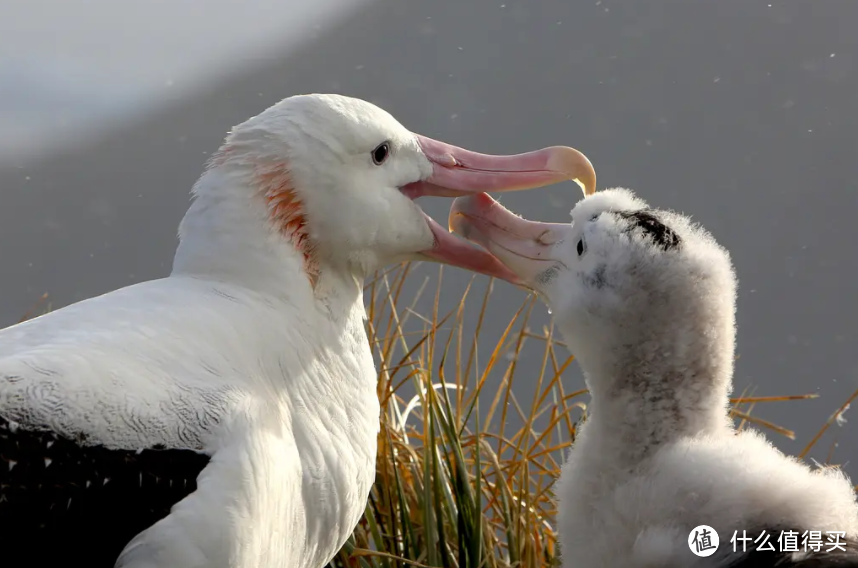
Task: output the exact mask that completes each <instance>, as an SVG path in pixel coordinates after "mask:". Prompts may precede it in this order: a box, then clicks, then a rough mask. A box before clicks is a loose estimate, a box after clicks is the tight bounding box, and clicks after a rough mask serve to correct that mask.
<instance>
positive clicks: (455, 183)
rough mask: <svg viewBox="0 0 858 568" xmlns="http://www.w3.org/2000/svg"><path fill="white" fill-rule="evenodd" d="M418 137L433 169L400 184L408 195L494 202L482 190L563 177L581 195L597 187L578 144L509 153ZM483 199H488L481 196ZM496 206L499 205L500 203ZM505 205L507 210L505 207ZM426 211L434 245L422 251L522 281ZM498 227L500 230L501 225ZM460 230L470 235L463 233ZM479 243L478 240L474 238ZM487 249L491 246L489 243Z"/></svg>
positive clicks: (521, 187)
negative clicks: (419, 178) (421, 177)
mask: <svg viewBox="0 0 858 568" xmlns="http://www.w3.org/2000/svg"><path fill="white" fill-rule="evenodd" d="M417 140H418V143H419V144H420V148H421V149H422V150H423V153H424V154H425V155H426V157H427V158H428V159H429V161H430V162H431V163H432V174H431V175H430V176H429V177H428V178H427V179H425V180H422V181H418V182H415V183H411V184H408V185H406V186H405V187H403V188H402V192H403V193H404V194H405V195H406V196H408V197H410V198H411V199H417V198H418V197H422V196H424V195H431V196H440V197H457V198H458V199H457V200H456V202H459V200H461V199H466V200H468V199H471V200H475V202H476V201H479V200H482V199H484V198H487V199H489V200H490V201H491V202H492V203H494V204H497V202H496V201H494V200H493V199H491V197H489V196H488V195H486V194H485V193H484V192H494V191H498V192H500V191H521V190H525V189H534V188H537V187H543V186H546V185H551V184H554V183H558V182H561V181H567V180H572V181H575V182H576V183H578V185H580V186H581V188H582V189H583V190H584V194H585V195H591V194H592V193H594V192H595V191H596V172H595V170H594V169H593V165H592V164H591V163H590V160H588V159H587V157H586V156H585V155H584V154H582V153H581V152H579V151H578V150H575V149H574V148H569V147H568V146H552V147H550V148H543V149H542V150H536V151H534V152H527V153H524V154H516V155H512V156H491V155H487V154H479V153H477V152H471V151H469V150H464V149H462V148H458V147H456V146H451V145H449V144H445V143H444V142H438V141H437V140H432V139H431V138H426V137H424V136H420V135H417ZM462 203H465V202H462ZM484 205H487V206H488V205H490V204H488V203H487V202H484ZM497 206H498V207H500V208H501V209H503V207H501V206H500V204H497ZM454 207H455V203H454ZM489 208H490V207H489ZM503 210H504V211H506V209H503ZM507 213H508V214H509V215H511V216H512V217H515V218H516V219H518V220H519V221H523V220H522V219H520V218H518V217H516V216H515V215H513V214H512V213H509V212H508V211H507ZM424 216H425V218H426V222H427V224H428V225H429V228H430V229H431V231H432V234H433V235H434V237H435V243H434V245H433V246H432V248H430V249H428V250H425V251H422V254H423V255H424V256H426V257H428V258H431V259H432V260H435V261H437V262H443V263H446V264H451V265H454V266H459V267H461V268H465V269H467V270H472V271H475V272H479V273H481V274H487V275H489V276H494V277H496V278H500V279H503V280H506V281H509V282H512V283H513V284H523V283H524V282H523V281H522V280H521V278H520V277H519V276H518V275H517V274H516V273H515V271H514V270H510V268H509V267H508V266H506V263H505V262H502V261H503V258H501V257H498V256H496V255H494V254H490V253H489V252H486V251H485V250H481V249H478V248H476V247H473V246H471V245H469V244H468V243H467V242H465V241H463V240H461V239H458V238H457V237H455V236H454V235H453V234H451V233H450V232H448V231H447V230H446V229H444V228H443V227H441V226H440V225H439V224H438V223H436V222H435V221H434V220H432V219H431V218H430V217H429V216H428V215H426V214H425V213H424ZM487 218H488V217H487ZM451 220H452V217H451ZM525 223H532V222H530V221H526V222H525ZM508 224H509V223H508ZM510 226H512V224H510ZM450 227H451V229H452V228H453V227H454V225H453V224H452V222H451V225H450ZM496 229H498V230H500V226H497V227H496ZM463 236H465V237H466V238H468V237H467V235H463ZM477 244H482V243H479V242H477ZM484 248H487V247H484ZM488 250H489V251H490V252H493V251H491V249H488Z"/></svg>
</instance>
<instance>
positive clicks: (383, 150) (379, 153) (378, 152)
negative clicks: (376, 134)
mask: <svg viewBox="0 0 858 568" xmlns="http://www.w3.org/2000/svg"><path fill="white" fill-rule="evenodd" d="M389 155H390V144H389V143H388V142H382V143H381V144H379V145H378V147H377V148H376V149H375V150H373V151H372V163H373V164H375V165H376V166H380V165H381V164H383V163H384V161H385V160H386V159H387V157H388V156H389Z"/></svg>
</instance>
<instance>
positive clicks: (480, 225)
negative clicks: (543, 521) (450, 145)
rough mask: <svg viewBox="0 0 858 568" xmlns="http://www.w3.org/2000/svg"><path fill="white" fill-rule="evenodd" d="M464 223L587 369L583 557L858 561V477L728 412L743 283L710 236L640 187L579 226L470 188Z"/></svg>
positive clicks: (601, 200) (571, 492) (566, 499)
mask: <svg viewBox="0 0 858 568" xmlns="http://www.w3.org/2000/svg"><path fill="white" fill-rule="evenodd" d="M450 227H451V228H452V229H453V230H455V231H456V232H457V233H459V234H460V235H462V236H464V237H466V238H468V239H469V240H471V241H472V242H475V243H477V244H479V245H481V246H482V247H483V248H485V249H487V250H488V251H489V252H491V253H492V254H494V255H495V256H496V257H497V258H498V259H499V260H500V261H501V262H503V263H504V264H506V265H507V267H509V268H510V269H511V270H512V271H513V272H515V273H516V274H517V275H518V276H519V278H520V279H521V280H522V281H523V282H525V283H526V285H527V286H529V287H531V288H533V289H534V290H536V292H537V293H538V294H539V295H540V296H541V297H542V299H543V300H544V301H545V302H546V303H547V304H548V305H549V307H550V309H551V310H552V313H553V314H554V318H555V321H556V324H557V326H558V327H559V328H560V330H561V332H562V334H563V336H564V338H565V339H566V342H567V344H568V345H569V348H570V349H571V351H572V352H573V353H574V354H575V356H576V358H577V360H578V362H579V364H580V365H581V368H582V369H583V371H584V376H585V378H586V381H587V386H588V388H589V390H590V394H591V396H592V402H591V404H590V409H589V414H588V417H587V421H586V423H585V424H584V425H583V426H582V428H581V429H580V430H579V433H578V436H577V439H576V440H575V443H574V446H573V448H572V450H571V451H570V454H569V458H568V461H567V462H566V463H565V465H564V466H563V469H562V473H561V476H560V480H559V482H558V486H557V499H558V511H559V533H560V543H561V550H562V552H563V555H564V556H566V558H567V561H566V565H567V566H569V565H574V566H575V567H576V568H590V567H599V568H602V567H605V568H613V567H618V568H619V567H623V568H638V567H640V568H644V567H647V568H648V567H653V568H655V567H658V568H671V567H697V566H700V567H703V566H706V567H713V566H718V567H727V566H730V567H749V566H755V567H762V566H772V567H773V566H800V567H802V568H811V567H818V568H821V567H834V566H840V567H846V566H854V567H858V543H856V540H855V539H856V537H858V505H856V500H855V494H854V492H853V489H852V484H851V483H850V482H849V480H848V479H847V477H846V476H845V475H844V474H843V473H842V472H841V471H839V470H837V469H834V468H826V469H817V470H812V469H811V468H810V467H808V466H807V465H805V464H803V463H800V462H799V461H797V460H795V459H794V458H791V457H787V456H785V455H784V454H783V453H781V452H780V451H779V450H777V449H776V448H775V447H774V446H772V445H771V443H769V442H768V441H767V440H766V439H765V437H764V436H763V435H762V434H761V433H759V432H756V431H753V430H743V431H742V432H737V431H736V430H735V428H734V426H733V423H732V420H731V419H730V417H729V416H728V407H727V406H728V396H729V393H730V391H731V389H732V385H731V378H732V374H733V361H734V343H735V297H736V279H735V276H734V272H733V267H732V265H731V262H730V257H729V254H728V253H727V251H726V250H725V249H724V248H722V247H721V246H720V245H718V243H716V242H715V240H714V239H713V238H712V236H711V235H710V234H709V233H708V232H706V231H705V230H704V229H703V228H701V227H699V226H696V225H693V224H692V223H691V222H690V220H689V219H688V218H687V217H684V216H682V215H679V214H676V213H673V212H670V211H663V210H657V209H652V208H650V207H648V206H647V204H646V203H645V202H644V201H642V200H641V199H638V198H637V197H635V196H634V194H633V193H632V192H631V191H628V190H625V189H612V190H606V191H603V192H600V193H596V194H594V195H591V196H589V197H586V198H584V199H583V200H582V201H580V202H579V203H578V204H577V205H576V207H575V208H574V209H573V210H572V223H569V224H566V223H562V224H561V223H539V222H534V221H527V220H524V219H521V218H520V217H518V216H516V215H514V214H512V213H511V212H509V211H508V210H507V209H505V208H504V207H503V206H501V205H500V204H499V203H497V202H496V201H494V200H493V199H492V198H491V197H489V196H488V195H485V194H482V195H477V196H473V197H470V198H466V199H461V198H460V199H457V200H456V202H455V203H454V204H453V207H452V209H451V212H450ZM700 525H707V526H709V527H712V528H713V529H714V530H715V531H716V532H717V534H718V536H719V537H720V545H719V547H718V548H717V551H716V552H714V553H712V554H711V555H709V556H701V557H698V556H696V555H695V554H693V553H692V551H691V548H690V546H691V545H690V544H689V540H693V539H692V530H693V529H694V528H695V527H698V526H700ZM734 531H737V532H736V533H735V536H736V539H735V540H734V539H733V536H734ZM743 531H744V532H743ZM764 531H765V533H764ZM787 531H791V532H787ZM810 531H820V534H819V535H817V534H816V533H814V532H810ZM829 531H840V532H842V533H843V535H842V536H841V535H837V534H832V533H830V532H829ZM700 536H701V537H702V536H704V535H700ZM742 537H745V538H748V539H749V540H741V539H742ZM710 538H711V535H710ZM779 538H780V539H781V541H780V542H778V539H779ZM793 538H795V539H796V541H797V546H796V548H797V550H798V552H791V551H790V550H791V545H792V539H793ZM755 540H756V542H754V541H755ZM817 540H818V541H819V544H821V548H819V551H818V552H814V551H813V549H814V548H816V543H817ZM835 541H839V542H842V543H846V544H844V545H843V546H842V550H841V548H840V547H835V545H834V542H835ZM698 542H702V538H701V540H700V541H698ZM734 543H735V552H734ZM805 544H806V545H807V546H803V545H805ZM695 546H696V544H695ZM743 547H744V549H745V552H744V553H743V552H742V550H743ZM768 547H772V548H773V549H774V550H758V549H760V548H763V549H767V548H768ZM805 550H806V551H805ZM705 552H706V551H704V553H705Z"/></svg>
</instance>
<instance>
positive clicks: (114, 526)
mask: <svg viewBox="0 0 858 568" xmlns="http://www.w3.org/2000/svg"><path fill="white" fill-rule="evenodd" d="M208 462H209V456H206V455H204V454H201V453H198V452H195V451H193V450H177V449H163V448H149V449H141V450H114V449H108V448H105V447H102V446H87V445H84V444H83V443H81V441H78V440H70V439H67V438H63V437H60V436H58V435H57V434H55V433H53V432H50V431H33V430H29V429H25V428H24V427H21V426H18V425H17V424H16V423H14V422H11V421H8V420H6V419H4V418H3V417H0V540H2V545H0V548H2V554H3V557H4V560H3V562H2V564H3V566H4V568H17V566H21V567H22V568H23V567H24V566H27V567H41V566H64V565H69V566H71V565H74V564H75V563H78V562H79V563H80V564H81V565H86V566H89V567H91V568H101V567H104V568H113V565H114V563H115V562H116V559H117V557H118V556H119V553H120V552H121V551H122V549H123V548H124V547H125V545H126V544H128V542H129V541H130V540H131V539H132V538H133V537H134V536H136V535H137V534H138V533H140V532H141V531H143V530H144V529H146V528H148V527H149V526H151V525H152V524H154V523H155V522H157V521H158V520H160V519H162V518H163V517H165V516H166V515H168V514H169V512H170V508H171V507H172V506H173V505H174V504H175V503H177V502H179V501H180V500H182V499H183V498H185V497H186V496H187V495H189V494H190V493H192V492H193V491H195V490H196V479H197V476H198V475H199V473H200V472H201V471H202V470H203V468H204V467H205V466H206V465H207V464H208ZM16 562H20V564H16Z"/></svg>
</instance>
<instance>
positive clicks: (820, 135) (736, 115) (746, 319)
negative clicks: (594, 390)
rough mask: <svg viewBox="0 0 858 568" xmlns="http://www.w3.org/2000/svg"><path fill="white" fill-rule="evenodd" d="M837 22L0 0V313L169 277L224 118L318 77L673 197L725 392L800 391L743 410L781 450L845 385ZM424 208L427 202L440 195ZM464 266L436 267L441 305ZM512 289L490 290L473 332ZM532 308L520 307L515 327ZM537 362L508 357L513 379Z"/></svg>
mask: <svg viewBox="0 0 858 568" xmlns="http://www.w3.org/2000/svg"><path fill="white" fill-rule="evenodd" d="M856 22H858V3H856V2H854V1H853V0H839V1H838V0H829V1H827V2H806V1H801V0H793V1H789V2H777V1H771V2H766V1H765V0H763V1H752V0H726V1H721V2H701V1H689V0H649V1H647V2H633V1H630V0H626V1H613V0H587V1H585V2H572V1H570V0H469V1H467V2H462V1H459V0H432V1H431V2H430V1H428V0H424V1H416V0H375V1H372V0H366V1H358V0H317V1H316V2H313V3H312V4H305V3H303V2H299V1H298V0H278V1H275V0H245V1H243V2H228V1H227V0H206V1H205V2H204V1H202V0H196V1H191V0H181V1H179V0H174V1H170V2H168V1H167V0H157V1H155V0H150V1H149V2H147V3H143V2H122V3H115V2H111V1H110V0H97V1H96V0H89V1H83V0H75V1H69V2H58V1H57V0H50V1H47V0H26V1H25V0H11V2H10V1H7V2H6V3H5V4H4V5H3V7H2V8H0V275H2V280H0V282H2V284H0V286H2V288H0V290H2V295H0V325H3V326H5V325H9V324H12V323H14V322H16V321H18V319H19V318H20V317H21V316H22V315H23V314H24V313H25V312H27V310H28V309H29V308H30V307H31V306H32V305H33V304H34V303H35V302H36V301H37V300H38V298H39V297H40V296H41V295H42V294H43V293H45V292H47V293H49V295H50V301H51V302H52V306H53V308H58V307H62V306H64V305H67V304H69V303H71V302H74V301H77V300H80V299H83V298H86V297H89V296H92V295H96V294H100V293H103V292H107V291H109V290H112V289H115V288H117V287H120V286H124V285H127V284H131V283H134V282H138V281H141V280H145V279H151V278H157V277H161V276H164V275H166V274H167V273H168V272H169V269H170V266H171V261H172V255H173V251H174V249H175V246H176V227H177V225H178V222H179V220H180V219H181V217H182V215H183V214H184V212H185V209H186V208H187V206H188V203H189V190H190V188H191V185H192V184H193V182H194V181H195V179H196V178H197V176H198V175H199V173H200V172H201V169H202V167H203V164H204V162H205V160H206V158H207V156H208V155H209V153H211V152H212V151H214V150H215V149H216V148H217V147H218V145H219V144H220V142H221V140H222V137H223V135H224V134H225V133H226V131H227V130H228V129H229V128H230V127H231V126H233V125H235V124H237V123H239V122H242V121H243V120H244V119H246V118H248V117H250V116H252V115H254V114H257V113H258V112H260V111H261V110H263V109H264V108H266V107H267V106H269V105H270V104H272V103H274V102H276V101H277V100H279V99H281V98H283V97H285V96H289V95H292V94H297V93H306V92H336V93H342V94H347V95H352V96H357V97H361V98H365V99H367V100H370V101H373V102H375V103H377V104H379V105H381V106H382V107H384V108H385V109H387V110H388V111H390V112H391V113H392V114H393V115H394V116H396V117H397V118H399V119H400V121H401V122H402V123H403V124H405V125H406V126H407V127H408V128H410V129H412V130H414V131H415V132H420V133H423V134H426V135H428V136H431V137H434V138H438V139H441V140H444V141H447V142H450V143H453V144H456V145H460V146H464V147H466V148H469V149H472V150H476V151H481V152H491V153H516V152H520V151H525V150H530V149H535V148H539V147H543V146H548V145H553V144H567V145H571V146H575V147H577V148H579V149H581V150H582V151H584V152H585V153H586V154H587V155H588V156H589V157H590V159H591V160H592V161H593V163H594V164H595V166H596V170H597V172H598V175H599V187H600V188H605V187H611V186H625V187H631V188H633V189H635V190H636V191H637V192H638V193H639V194H640V195H641V196H642V197H644V198H645V199H647V200H648V201H650V203H651V204H652V205H654V206H657V207H668V208H673V209H676V210H679V211H682V212H685V213H688V214H691V215H693V216H694V218H695V219H696V220H697V221H699V222H701V223H703V225H704V226H706V227H707V228H708V229H709V230H711V231H712V232H713V233H714V235H715V236H716V238H717V239H718V240H719V241H720V242H721V243H722V244H724V245H725V246H726V247H728V248H729V250H730V251H731V253H732V255H733V259H734V262H735V264H736V268H737V271H738V275H739V279H740V296H739V307H738V310H739V311H738V325H739V336H738V356H739V358H738V361H737V367H736V375H735V387H736V391H742V390H743V389H745V388H747V387H752V388H754V389H755V390H756V394H758V395H777V394H803V393H809V392H817V393H819V394H820V398H818V399H815V400H811V401H803V402H788V403H774V404H765V405H763V404H761V405H758V406H757V407H756V408H755V410H754V414H755V415H758V416H761V417H763V418H766V419H769V420H773V421H775V422H777V423H779V424H782V425H784V426H787V427H789V428H792V429H794V430H795V431H796V433H797V438H796V440H795V441H790V440H788V439H786V438H785V437H783V436H779V435H777V434H771V435H770V437H771V439H772V440H773V441H775V443H776V444H777V445H778V446H780V447H781V448H783V449H784V450H786V451H789V452H797V451H799V450H800V449H801V448H802V447H803V446H804V445H805V444H806V443H807V442H808V441H809V440H810V438H811V437H812V436H813V434H814V433H815V432H816V431H817V430H818V429H819V428H820V427H821V426H822V424H823V423H824V422H825V420H826V419H827V418H828V417H829V416H830V415H831V414H832V412H834V411H835V410H836V409H837V408H838V407H839V406H840V404H841V403H842V402H843V401H844V400H845V399H846V397H848V396H849V395H850V394H851V393H852V392H853V391H854V390H855V389H856V388H858V362H856V361H858V358H856V357H855V350H856V347H855V345H856V340H858V334H856V317H858V306H856V303H855V301H854V299H853V289H854V286H853V284H852V282H853V278H855V277H856V276H858V255H856V253H854V252H853V251H854V246H855V241H856V240H858V239H856V237H858V227H856V225H855V221H854V217H855V211H856V208H858V191H856V190H858V187H856V186H858V182H856V179H858V177H856V162H858V128H856V127H858V118H856V117H858V114H856V112H855V110H854V107H855V104H856V101H858V72H856V65H858V34H856V33H855V32H854V27H855V24H856ZM579 198H580V190H578V188H577V186H574V185H572V184H565V185H561V186H556V187H553V188H549V189H546V190H538V191H537V192H533V193H519V194H510V195H505V196H504V197H503V201H504V203H505V204H506V205H508V206H509V207H511V208H513V209H514V210H515V211H517V212H519V213H521V214H523V215H524V216H526V217H531V218H538V219H543V220H551V221H563V220H566V219H568V211H569V210H570V209H571V208H572V206H573V205H574V204H575V202H576V201H577V200H578V199H579ZM421 205H423V206H424V207H425V208H426V209H427V211H428V212H429V213H430V214H432V215H434V216H435V217H436V218H437V219H439V220H443V219H445V218H446V212H447V210H448V208H449V205H450V203H449V201H448V200H445V199H434V200H423V201H422V202H421ZM420 270H421V271H423V272H424V273H425V274H436V272H437V269H436V268H435V267H433V266H423V267H422V268H421V269H420ZM469 278H470V275H468V274H466V273H464V272H461V271H458V270H447V271H446V276H445V287H444V289H443V294H442V304H443V306H444V307H447V308H449V307H450V306H453V305H455V303H456V302H457V301H458V297H459V295H460V294H461V290H462V288H463V286H464V285H465V284H466V283H467V281H468V280H469ZM477 283H478V284H477V292H479V291H481V290H482V289H483V288H484V286H485V279H484V278H480V279H477ZM413 288H414V287H412V289H413ZM430 296H431V295H430ZM523 298H524V295H523V293H521V292H520V291H518V290H516V289H514V288H512V287H510V286H508V285H506V284H503V283H497V284H496V285H495V292H494V299H493V301H492V302H491V304H490V309H491V313H490V314H489V316H488V317H487V321H486V324H487V329H488V332H487V334H486V336H485V338H484V343H485V345H484V347H485V348H486V349H487V348H488V347H489V346H490V345H491V343H492V342H493V340H495V339H497V337H498V336H499V335H500V333H501V331H502V330H503V328H504V326H505V325H506V323H507V322H508V321H509V318H510V317H511V315H512V314H513V313H514V311H515V309H516V308H517V307H518V305H519V304H520V302H521V301H522V300H523ZM431 300H432V298H431V297H427V298H426V299H425V301H423V302H422V304H421V309H423V311H426V310H428V309H430V308H431ZM473 300H474V301H473V302H472V304H471V308H470V310H469V312H468V317H469V318H470V319H469V323H471V324H472V323H473V319H474V318H475V316H474V314H475V313H476V311H477V310H478V308H479V298H478V297H475V298H474V299H473ZM548 317H549V316H548V315H547V313H546V310H545V308H544V307H543V306H541V305H538V306H537V307H536V308H535V310H534V316H533V321H532V323H531V327H532V328H533V329H534V331H538V330H539V329H540V328H541V327H542V326H543V325H545V324H546V322H547V321H548ZM482 358H483V359H485V358H487V354H486V355H484V356H483V357H482ZM541 358H542V351H541V349H539V348H538V346H535V349H533V350H531V351H528V352H527V353H526V354H525V356H524V357H523V358H522V360H520V361H519V372H520V373H522V374H523V377H524V378H525V379H526V377H527V376H528V374H529V373H530V374H535V373H536V372H538V367H539V365H540V364H541ZM519 380H521V378H520V379H519ZM580 381H581V379H580V375H579V374H578V371H577V370H575V371H571V372H569V373H567V377H566V383H567V385H568V388H569V389H572V388H577V387H579V386H581V384H580ZM517 389H518V390H520V391H521V393H522V396H523V397H526V396H527V394H528V393H529V392H530V391H531V390H532V386H531V385H528V384H527V381H526V380H524V381H523V382H520V383H519V385H518V387H517ZM845 417H846V419H847V420H848V419H849V417H850V414H849V413H848V412H847V413H846V415H845ZM856 422H858V419H856ZM856 432H858V430H856V427H855V424H854V423H853V422H851V421H850V422H847V423H845V424H842V425H839V426H834V427H833V428H832V430H830V431H829V432H828V433H827V434H826V436H825V437H824V438H823V440H822V443H821V444H820V445H819V446H818V447H817V449H816V451H814V452H813V454H812V456H814V457H815V458H816V459H819V460H820V461H824V460H825V459H826V457H827V456H828V453H829V449H830V448H831V447H832V444H834V443H838V444H839V446H838V447H837V449H836V452H835V454H834V461H835V462H839V463H844V462H846V468H847V471H849V472H850V473H852V475H856V474H858V468H856V467H854V466H853V464H851V463H849V462H850V460H852V461H854V460H855V458H856V455H858V452H856V444H855V435H856Z"/></svg>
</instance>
